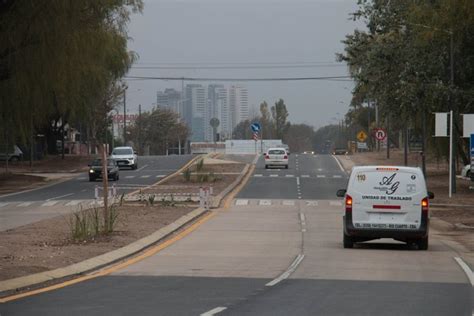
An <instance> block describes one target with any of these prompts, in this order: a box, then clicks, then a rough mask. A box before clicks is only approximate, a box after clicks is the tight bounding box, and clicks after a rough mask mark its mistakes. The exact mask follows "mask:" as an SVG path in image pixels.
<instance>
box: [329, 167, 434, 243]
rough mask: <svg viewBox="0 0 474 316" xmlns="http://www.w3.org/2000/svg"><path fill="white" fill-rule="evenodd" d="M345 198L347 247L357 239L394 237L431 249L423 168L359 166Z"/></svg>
mask: <svg viewBox="0 0 474 316" xmlns="http://www.w3.org/2000/svg"><path fill="white" fill-rule="evenodd" d="M337 196H339V197H344V198H345V206H344V207H345V212H344V216H343V224H344V248H352V247H353V245H354V243H355V242H363V241H369V240H373V239H379V238H393V239H395V240H399V241H402V242H406V243H408V244H416V245H417V246H418V249H420V250H426V249H428V225H429V217H430V216H429V199H431V198H433V197H434V195H433V193H430V192H428V191H427V190H426V182H425V177H424V176H423V172H422V171H421V169H420V168H411V167H388V166H364V167H361V166H356V167H354V168H353V169H352V173H351V176H350V178H349V182H348V186H347V190H339V191H338V192H337Z"/></svg>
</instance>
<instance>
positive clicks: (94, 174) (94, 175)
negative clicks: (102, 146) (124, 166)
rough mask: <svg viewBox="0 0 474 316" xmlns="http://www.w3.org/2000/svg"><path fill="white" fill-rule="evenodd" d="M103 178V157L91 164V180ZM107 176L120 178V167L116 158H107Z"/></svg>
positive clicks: (114, 178) (115, 179)
mask: <svg viewBox="0 0 474 316" xmlns="http://www.w3.org/2000/svg"><path fill="white" fill-rule="evenodd" d="M98 178H102V159H95V160H94V161H93V162H92V163H91V164H90V165H89V181H95V180H97V179H98ZM107 178H108V179H110V180H114V181H117V180H118V179H119V167H118V165H117V162H116V161H115V160H114V159H107Z"/></svg>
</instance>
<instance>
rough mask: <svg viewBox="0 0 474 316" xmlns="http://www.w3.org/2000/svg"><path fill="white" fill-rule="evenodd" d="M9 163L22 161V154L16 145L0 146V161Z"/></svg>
mask: <svg viewBox="0 0 474 316" xmlns="http://www.w3.org/2000/svg"><path fill="white" fill-rule="evenodd" d="M7 159H8V161H11V162H15V161H19V160H22V159H23V152H22V151H21V149H20V148H19V147H18V146H17V145H12V146H8V147H7V145H0V160H3V161H6V160H7Z"/></svg>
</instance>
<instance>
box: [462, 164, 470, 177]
mask: <svg viewBox="0 0 474 316" xmlns="http://www.w3.org/2000/svg"><path fill="white" fill-rule="evenodd" d="M461 177H465V178H470V177H471V165H465V166H464V168H462V170H461Z"/></svg>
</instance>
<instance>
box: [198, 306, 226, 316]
mask: <svg viewBox="0 0 474 316" xmlns="http://www.w3.org/2000/svg"><path fill="white" fill-rule="evenodd" d="M226 309H227V307H222V306H220V307H216V308H214V309H211V310H210V311H207V312H205V313H202V314H201V315H200V316H212V315H216V314H218V313H220V312H222V311H225V310H226Z"/></svg>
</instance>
